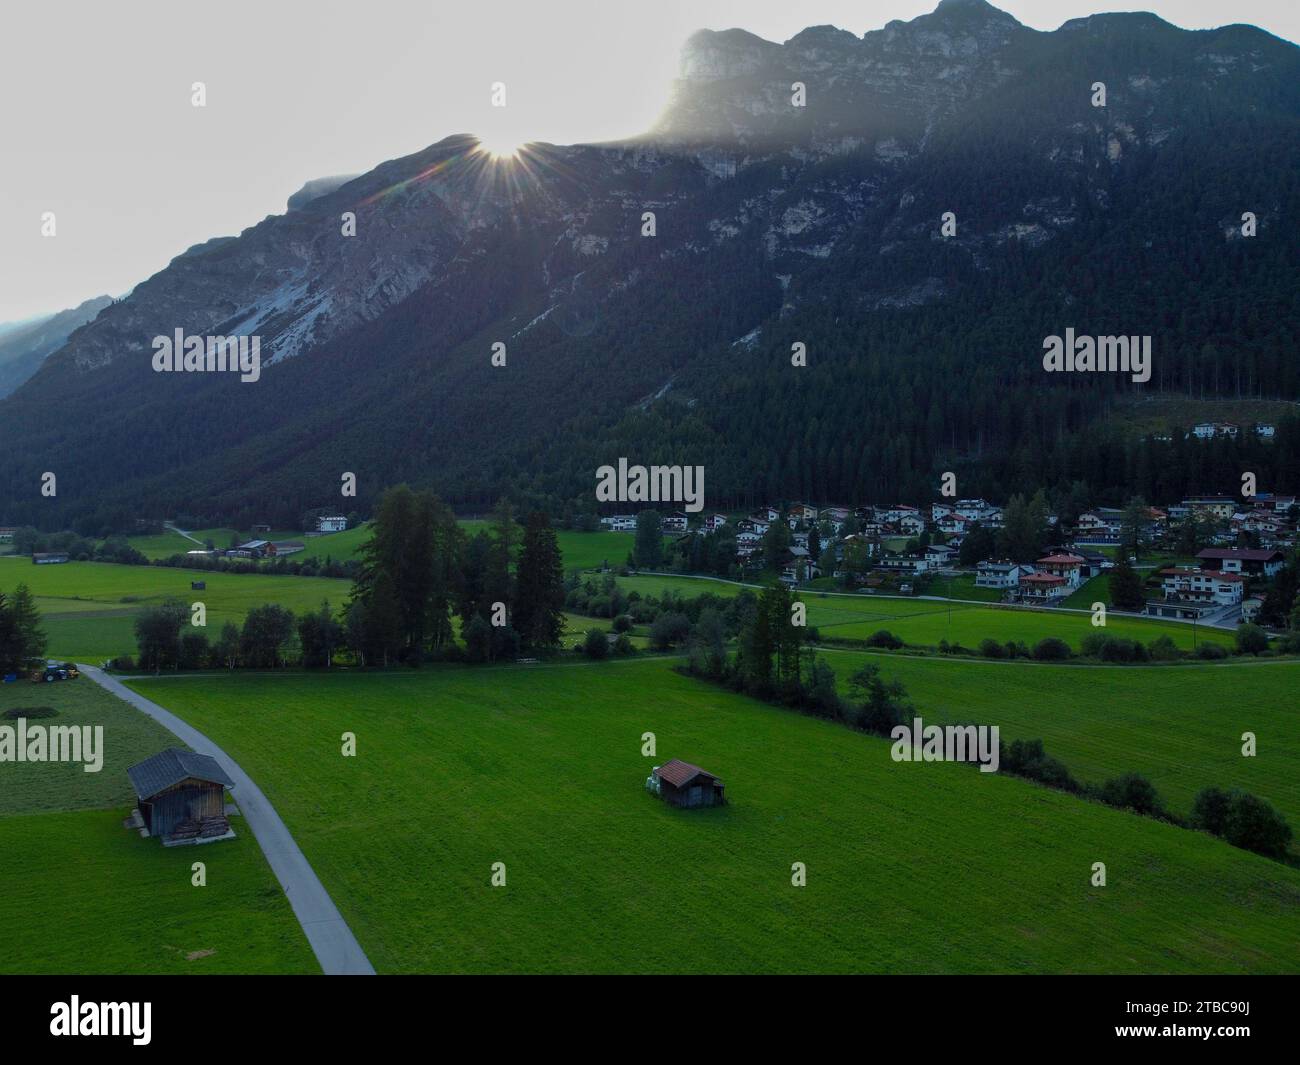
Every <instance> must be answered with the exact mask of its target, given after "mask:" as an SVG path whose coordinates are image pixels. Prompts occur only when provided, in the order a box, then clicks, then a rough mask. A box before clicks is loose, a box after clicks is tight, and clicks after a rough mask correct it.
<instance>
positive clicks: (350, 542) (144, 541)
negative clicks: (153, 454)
mask: <svg viewBox="0 0 1300 1065" xmlns="http://www.w3.org/2000/svg"><path fill="white" fill-rule="evenodd" d="M186 531H187V532H188V533H189V534H190V536H192V537H194V540H198V541H199V543H195V542H194V540H190V539H187V538H186V537H184V536H182V535H181V534H180V533H178V532H175V531H174V530H171V529H168V530H167V531H165V532H163V533H161V534H159V535H157V536H132V537H129V538H128V543H130V545H131V546H132V547H134V548H135V549H136V550H137V551H139V552H140V553H141V554H143V555H144V556H145V557H146V558H150V559H154V558H170V557H171V556H172V555H183V554H185V553H186V552H187V551H197V550H201V549H202V545H203V544H205V543H207V541H208V540H211V541H212V543H213V544H214V545H215V546H217V547H218V548H223V549H224V548H226V547H229V546H230V541H231V538H232V537H236V538H238V539H240V540H252V539H254V538H256V539H263V540H300V541H301V542H302V543H303V544H304V547H303V550H301V551H299V552H298V553H297V554H295V555H289V556H287V557H288V558H289V559H290V560H291V561H297V562H301V561H303V560H304V559H308V558H325V557H326V556H327V555H328V556H329V557H330V558H332V559H333V560H334V561H335V562H346V561H347V560H348V559H352V558H356V557H357V554H358V551H359V550H360V548H361V545H362V544H363V543H365V542H366V541H367V540H368V539H370V529H369V527H368V526H366V525H358V526H357V527H356V528H354V529H345V530H344V531H343V532H340V533H330V534H329V535H327V536H306V535H304V534H303V533H301V532H295V531H293V530H291V529H279V530H273V531H272V532H269V533H258V534H257V535H256V537H254V534H253V533H251V532H240V531H239V530H237V529H230V528H215V529H187V530H186Z"/></svg>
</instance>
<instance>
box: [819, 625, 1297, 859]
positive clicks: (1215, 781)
mask: <svg viewBox="0 0 1300 1065" xmlns="http://www.w3.org/2000/svg"><path fill="white" fill-rule="evenodd" d="M824 654H825V657H826V661H827V662H828V663H829V664H830V665H831V668H833V669H834V670H835V672H836V675H837V677H838V678H839V680H840V681H841V683H844V682H847V680H848V677H849V675H850V674H851V673H852V672H853V670H855V669H856V668H857V667H858V665H859V664H860V663H862V662H866V661H870V662H873V663H875V664H876V665H878V666H880V668H881V671H882V673H883V674H884V676H885V677H886V678H887V679H890V680H898V681H901V682H902V684H903V686H904V687H905V688H906V689H907V694H908V697H909V698H910V699H911V700H912V702H913V703H915V705H916V708H917V710H918V711H919V712H920V714H921V716H922V717H923V718H924V719H925V720H926V722H927V723H928V722H929V721H930V720H931V719H933V720H934V722H935V723H936V724H938V723H949V722H953V723H955V722H971V723H975V724H986V725H998V726H999V727H1000V728H1001V729H1002V735H1003V738H1004V739H1006V740H1013V739H1041V740H1042V741H1043V743H1044V744H1045V745H1046V747H1047V751H1048V753H1049V754H1051V755H1053V756H1054V757H1056V758H1059V759H1061V761H1063V762H1064V763H1065V764H1066V765H1067V766H1068V767H1069V768H1070V770H1071V771H1072V772H1073V773H1074V774H1075V776H1076V777H1078V778H1079V779H1081V780H1083V781H1084V782H1086V783H1094V784H1099V783H1101V782H1102V781H1103V780H1105V779H1106V778H1108V777H1112V776H1118V775H1120V774H1121V773H1126V772H1140V773H1142V774H1143V775H1145V776H1146V777H1148V778H1149V779H1150V780H1151V782H1152V783H1153V784H1155V786H1156V788H1157V789H1158V790H1159V792H1160V794H1161V796H1162V797H1163V798H1164V800H1165V802H1166V803H1167V804H1168V805H1169V806H1170V808H1171V809H1172V810H1174V811H1175V812H1177V813H1181V814H1186V813H1188V812H1189V811H1190V810H1191V805H1192V799H1193V798H1194V797H1195V795H1196V793H1197V792H1198V791H1200V790H1201V788H1203V787H1207V786H1210V785H1214V786H1219V787H1240V788H1244V789H1245V790H1247V791H1249V792H1252V793H1254V794H1255V795H1258V796H1259V797H1260V798H1263V799H1267V800H1268V801H1269V802H1271V803H1272V804H1273V805H1274V806H1276V807H1277V808H1278V810H1279V811H1281V813H1282V814H1283V816H1285V817H1286V819H1287V821H1288V822H1289V823H1290V824H1291V826H1292V828H1293V829H1295V830H1296V831H1297V832H1298V833H1300V774H1297V773H1296V771H1295V767H1296V764H1297V762H1300V730H1298V729H1297V728H1296V725H1295V693H1296V691H1297V690H1300V663H1297V662H1263V663H1257V664H1252V663H1233V664H1230V665H1204V666H1202V665H1188V666H1177V667H1174V668H1170V667H1159V666H1156V667H1144V666H1113V667H1091V666H1087V667H1078V666H1049V665H1039V664H1037V663H1025V662H1015V663H1006V662H1002V663H999V662H974V661H970V660H969V659H967V660H959V659H948V658H942V657H932V658H902V657H899V656H882V655H874V656H873V655H867V654H864V653H861V652H853V651H848V652H839V651H829V650H828V651H826V652H824ZM1243 732H1253V733H1255V736H1256V739H1257V741H1258V752H1257V754H1256V755H1255V756H1254V757H1252V758H1245V757H1243V756H1242V753H1241V746H1242V740H1241V736H1242V733H1243ZM1293 845H1294V844H1293Z"/></svg>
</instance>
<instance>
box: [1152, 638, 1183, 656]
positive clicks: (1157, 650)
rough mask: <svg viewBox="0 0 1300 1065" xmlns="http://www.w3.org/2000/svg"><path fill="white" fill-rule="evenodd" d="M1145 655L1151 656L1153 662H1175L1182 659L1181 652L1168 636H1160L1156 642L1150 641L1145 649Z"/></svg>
mask: <svg viewBox="0 0 1300 1065" xmlns="http://www.w3.org/2000/svg"><path fill="white" fill-rule="evenodd" d="M1147 653H1148V654H1149V655H1150V656H1151V660H1152V661H1153V662H1175V661H1177V660H1178V659H1180V658H1182V657H1183V652H1182V651H1180V650H1179V649H1178V645H1177V644H1176V643H1174V641H1173V640H1171V639H1170V638H1169V637H1168V636H1161V637H1160V638H1159V639H1158V640H1152V641H1151V643H1150V644H1149V645H1148V647H1147Z"/></svg>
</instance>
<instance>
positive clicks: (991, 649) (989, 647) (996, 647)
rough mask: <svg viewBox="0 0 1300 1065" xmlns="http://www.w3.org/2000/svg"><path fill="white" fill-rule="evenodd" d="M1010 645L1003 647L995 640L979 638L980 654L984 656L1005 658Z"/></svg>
mask: <svg viewBox="0 0 1300 1065" xmlns="http://www.w3.org/2000/svg"><path fill="white" fill-rule="evenodd" d="M1009 650H1010V645H1008V646H1007V647H1003V646H1002V645H1001V644H1000V643H998V641H997V640H989V639H985V640H980V654H982V655H983V656H984V657H985V658H1006V657H1007V652H1008V651H1009Z"/></svg>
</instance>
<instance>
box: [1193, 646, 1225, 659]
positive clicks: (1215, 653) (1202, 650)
mask: <svg viewBox="0 0 1300 1065" xmlns="http://www.w3.org/2000/svg"><path fill="white" fill-rule="evenodd" d="M1196 657H1197V658H1203V659H1205V660H1206V661H1216V660H1218V659H1220V658H1227V657H1228V650H1227V648H1226V647H1224V646H1223V645H1222V644H1217V643H1203V644H1201V645H1200V646H1199V647H1197V648H1196Z"/></svg>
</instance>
